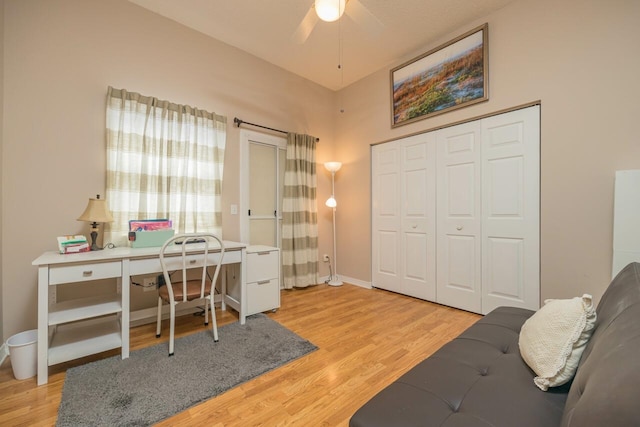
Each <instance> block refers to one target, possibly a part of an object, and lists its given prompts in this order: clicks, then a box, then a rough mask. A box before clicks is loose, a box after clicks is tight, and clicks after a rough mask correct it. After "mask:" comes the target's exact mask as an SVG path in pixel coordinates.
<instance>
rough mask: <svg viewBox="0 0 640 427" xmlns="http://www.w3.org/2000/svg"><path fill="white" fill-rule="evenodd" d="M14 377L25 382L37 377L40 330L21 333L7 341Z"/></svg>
mask: <svg viewBox="0 0 640 427" xmlns="http://www.w3.org/2000/svg"><path fill="white" fill-rule="evenodd" d="M7 347H9V358H10V359H11V367H12V368H13V376H14V377H16V379H17V380H25V379H27V378H31V377H33V376H35V374H36V372H37V360H38V330H37V329H32V330H30V331H25V332H20V333H19V334H15V335H13V336H12V337H11V338H9V339H8V340H7Z"/></svg>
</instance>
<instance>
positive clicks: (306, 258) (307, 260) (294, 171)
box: [282, 133, 318, 289]
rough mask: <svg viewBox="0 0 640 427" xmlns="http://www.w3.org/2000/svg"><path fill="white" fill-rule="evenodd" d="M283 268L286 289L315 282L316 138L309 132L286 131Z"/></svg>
mask: <svg viewBox="0 0 640 427" xmlns="http://www.w3.org/2000/svg"><path fill="white" fill-rule="evenodd" d="M282 269H283V276H284V287H285V289H292V288H294V287H298V288H304V287H307V286H310V285H316V284H317V283H318V205H317V203H316V139H315V138H314V137H312V136H309V135H298V134H295V133H289V134H287V160H286V165H285V171H284V197H283V200H282Z"/></svg>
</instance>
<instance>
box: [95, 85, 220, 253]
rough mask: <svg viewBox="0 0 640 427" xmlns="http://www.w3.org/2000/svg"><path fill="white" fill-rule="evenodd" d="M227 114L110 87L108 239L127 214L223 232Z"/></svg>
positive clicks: (116, 236)
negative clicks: (168, 220)
mask: <svg viewBox="0 0 640 427" xmlns="http://www.w3.org/2000/svg"><path fill="white" fill-rule="evenodd" d="M225 143H226V117H223V116H219V115H216V114H215V113H209V112H206V111H203V110H199V109H196V108H192V107H189V106H184V105H178V104H173V103H170V102H167V101H160V100H158V99H156V98H152V97H147V96H142V95H140V94H137V93H131V92H127V91H126V90H124V89H113V88H111V87H110V88H109V90H108V93H107V194H106V196H107V201H108V203H109V208H110V209H111V212H112V214H113V218H114V221H113V223H111V224H107V225H106V227H105V237H104V242H105V243H109V242H111V243H114V244H115V245H117V246H121V245H125V244H126V242H127V233H128V231H129V229H128V223H129V220H131V219H154V218H168V219H171V220H172V221H173V228H174V229H175V230H176V233H192V232H200V231H207V232H213V233H216V234H218V235H221V233H222V209H221V195H222V174H223V167H224V150H225Z"/></svg>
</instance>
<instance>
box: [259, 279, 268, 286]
mask: <svg viewBox="0 0 640 427" xmlns="http://www.w3.org/2000/svg"><path fill="white" fill-rule="evenodd" d="M269 282H271V280H261V281H259V282H258V285H266V284H267V283H269Z"/></svg>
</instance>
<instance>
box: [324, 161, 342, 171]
mask: <svg viewBox="0 0 640 427" xmlns="http://www.w3.org/2000/svg"><path fill="white" fill-rule="evenodd" d="M324 167H325V168H326V169H327V170H328V171H329V172H338V171H339V170H340V168H341V167H342V163H341V162H326V163H325V164H324Z"/></svg>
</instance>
